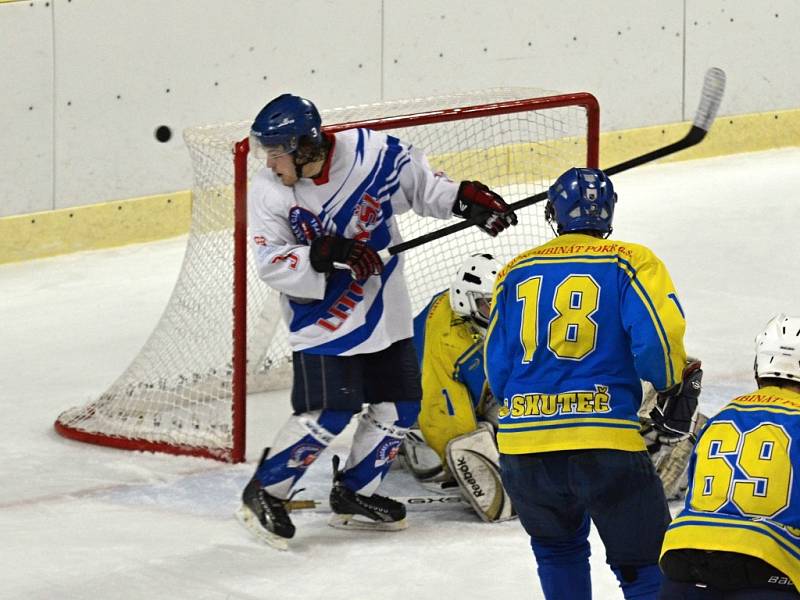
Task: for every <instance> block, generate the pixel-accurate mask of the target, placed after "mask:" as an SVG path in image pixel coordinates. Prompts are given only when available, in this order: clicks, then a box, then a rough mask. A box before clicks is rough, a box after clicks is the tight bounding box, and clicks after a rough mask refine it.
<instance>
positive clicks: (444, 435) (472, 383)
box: [414, 291, 486, 460]
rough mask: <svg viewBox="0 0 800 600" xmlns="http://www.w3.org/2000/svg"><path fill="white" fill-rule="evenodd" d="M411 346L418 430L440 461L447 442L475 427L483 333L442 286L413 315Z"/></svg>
mask: <svg viewBox="0 0 800 600" xmlns="http://www.w3.org/2000/svg"><path fill="white" fill-rule="evenodd" d="M414 345H415V347H416V349H417V356H418V357H419V360H420V371H421V372H422V404H421V407H420V414H419V426H420V430H421V431H422V434H423V436H424V437H425V441H426V442H428V444H429V445H430V447H431V448H433V449H434V450H435V451H436V452H437V454H439V457H440V458H442V459H443V460H444V451H445V448H446V446H447V442H449V441H450V440H451V439H453V438H454V437H456V436H459V435H462V434H465V433H469V432H470V431H474V430H475V428H476V427H477V420H476V416H475V408H476V407H477V405H478V402H479V401H480V398H481V392H482V390H483V386H484V383H485V381H486V376H485V374H484V368H483V336H482V335H480V334H479V333H477V332H475V331H474V330H473V329H472V327H471V326H470V324H469V323H468V322H467V321H466V320H465V319H463V318H462V317H460V316H459V315H457V314H455V313H454V312H453V309H452V308H451V307H450V298H449V295H448V292H447V291H444V292H441V293H439V294H437V295H436V296H434V297H433V299H432V300H431V301H430V303H429V304H428V305H427V306H426V307H425V308H424V309H423V310H422V312H420V313H419V314H418V315H417V316H416V317H415V319H414Z"/></svg>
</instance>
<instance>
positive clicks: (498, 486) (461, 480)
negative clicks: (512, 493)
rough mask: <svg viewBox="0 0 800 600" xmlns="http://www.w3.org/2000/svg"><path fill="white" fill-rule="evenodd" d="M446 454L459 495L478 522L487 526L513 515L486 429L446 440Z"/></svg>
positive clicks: (494, 448) (497, 457)
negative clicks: (477, 517) (478, 518)
mask: <svg viewBox="0 0 800 600" xmlns="http://www.w3.org/2000/svg"><path fill="white" fill-rule="evenodd" d="M446 455H447V464H448V466H449V467H450V471H452V473H453V476H454V477H455V479H456V481H457V482H458V485H459V488H460V490H461V493H462V495H463V496H464V497H465V498H466V499H467V500H468V501H469V503H470V504H471V505H472V508H473V509H475V512H477V513H478V516H480V518H481V519H483V520H484V521H486V522H487V523H491V522H494V521H506V520H508V519H511V518H513V517H515V516H516V512H515V511H514V507H513V506H511V499H510V498H509V496H508V494H507V493H506V490H505V488H504V487H503V482H502V480H501V479H500V454H499V452H498V451H497V446H496V445H495V443H494V435H493V434H492V433H491V431H490V430H489V428H487V427H479V428H478V429H476V430H475V431H472V432H470V433H467V434H464V435H460V436H458V437H457V438H454V439H452V440H450V442H449V443H448V444H447V450H446Z"/></svg>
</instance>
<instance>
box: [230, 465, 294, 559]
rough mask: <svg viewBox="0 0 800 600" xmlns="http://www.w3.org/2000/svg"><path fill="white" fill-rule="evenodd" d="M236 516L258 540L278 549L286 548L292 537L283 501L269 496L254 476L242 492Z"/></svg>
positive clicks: (292, 526)
mask: <svg viewBox="0 0 800 600" xmlns="http://www.w3.org/2000/svg"><path fill="white" fill-rule="evenodd" d="M236 518H237V519H238V520H239V522H240V523H241V524H242V525H244V526H245V527H246V528H247V530H248V531H250V532H251V533H252V534H253V535H255V536H256V537H257V538H258V539H259V540H261V541H262V542H264V543H266V544H268V545H270V546H272V547H273V548H277V549H278V550H287V549H288V547H289V544H288V540H289V539H291V538H292V537H294V525H292V520H291V519H290V518H289V515H288V513H287V512H286V503H285V501H284V500H281V499H280V498H275V497H274V496H270V495H269V494H268V493H267V492H266V491H264V489H263V488H262V487H261V486H260V485H259V483H258V481H256V479H255V478H254V479H251V480H250V483H248V484H247V487H245V488H244V492H242V506H241V507H240V508H239V510H238V511H236Z"/></svg>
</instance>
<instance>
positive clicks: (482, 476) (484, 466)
mask: <svg viewBox="0 0 800 600" xmlns="http://www.w3.org/2000/svg"><path fill="white" fill-rule="evenodd" d="M501 268H502V265H501V264H500V262H498V261H497V260H495V259H494V258H493V257H492V255H491V254H473V255H472V256H469V257H468V258H467V259H466V260H464V262H463V263H462V264H461V266H460V267H459V269H458V272H457V273H456V276H455V278H454V280H453V283H452V284H451V286H450V289H449V290H444V291H442V292H440V293H438V294H436V295H435V296H434V297H433V298H432V299H431V301H430V302H429V303H428V305H427V306H426V307H425V308H424V309H423V310H422V312H420V313H419V314H418V315H417V316H416V318H415V319H414V345H415V347H416V349H417V355H418V357H419V359H420V366H421V371H422V402H421V408H420V414H419V429H420V433H421V435H420V433H417V432H414V430H412V431H411V432H409V434H408V435H407V436H406V441H405V443H404V454H405V462H406V464H407V465H408V467H409V468H410V470H411V471H412V472H413V473H414V474H415V475H416V476H417V478H418V479H420V480H423V481H425V482H427V483H428V484H429V485H428V487H434V488H435V487H437V486H439V487H447V486H448V485H452V484H457V485H458V486H459V487H460V489H461V492H462V494H463V495H464V496H465V497H466V498H467V499H468V500H469V502H470V503H471V504H472V507H473V508H474V509H475V511H476V512H477V513H478V515H479V516H480V517H481V518H482V519H483V520H485V521H499V520H505V519H508V518H511V517H513V516H514V512H513V509H512V507H511V502H510V501H509V499H508V497H507V495H506V493H505V490H504V489H503V486H502V483H501V482H500V472H499V466H498V465H499V463H498V461H499V454H498V452H497V446H496V444H495V441H494V429H495V427H494V425H492V423H494V424H495V425H496V423H497V409H498V406H497V404H496V403H495V401H494V399H493V398H492V396H491V393H490V392H489V391H488V386H487V385H486V376H485V374H484V368H483V339H484V336H485V335H486V325H487V323H488V317H489V301H490V299H491V295H492V288H493V286H494V280H495V277H496V276H497V273H498V272H499V271H500V269H501Z"/></svg>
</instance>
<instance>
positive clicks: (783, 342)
mask: <svg viewBox="0 0 800 600" xmlns="http://www.w3.org/2000/svg"><path fill="white" fill-rule="evenodd" d="M755 371H756V377H758V378H767V377H776V378H778V379H787V380H789V381H794V382H800V317H790V316H787V315H785V314H779V315H777V316H775V317H773V318H772V319H770V321H769V323H767V325H766V326H765V327H764V329H763V330H762V332H761V333H759V334H758V335H757V336H756V363H755Z"/></svg>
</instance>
